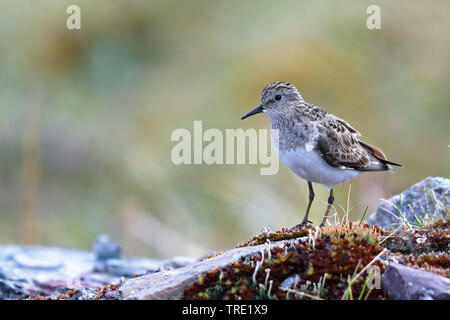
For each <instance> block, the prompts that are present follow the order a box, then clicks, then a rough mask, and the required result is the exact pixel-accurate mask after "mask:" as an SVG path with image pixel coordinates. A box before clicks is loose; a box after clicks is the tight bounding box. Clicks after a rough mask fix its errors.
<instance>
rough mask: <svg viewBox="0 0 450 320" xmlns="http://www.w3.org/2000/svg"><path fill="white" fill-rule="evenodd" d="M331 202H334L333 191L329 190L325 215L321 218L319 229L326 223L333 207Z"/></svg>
mask: <svg viewBox="0 0 450 320" xmlns="http://www.w3.org/2000/svg"><path fill="white" fill-rule="evenodd" d="M333 202H334V195H333V189H331V190H330V196H329V197H328V205H327V210H326V211H325V215H324V216H323V220H322V223H321V224H320V226H321V227H323V226H324V225H325V222H326V221H327V217H328V213H329V212H330V209H331V207H332V206H333Z"/></svg>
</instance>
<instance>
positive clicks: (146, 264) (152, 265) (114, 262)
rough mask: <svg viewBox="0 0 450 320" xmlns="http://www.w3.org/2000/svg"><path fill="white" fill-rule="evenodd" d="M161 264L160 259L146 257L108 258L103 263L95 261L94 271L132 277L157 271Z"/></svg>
mask: <svg viewBox="0 0 450 320" xmlns="http://www.w3.org/2000/svg"><path fill="white" fill-rule="evenodd" d="M163 265H164V263H163V262H161V261H158V260H153V259H146V258H131V259H109V260H107V261H105V262H103V263H97V264H96V266H95V271H96V272H100V273H108V274H111V275H116V276H119V277H134V276H136V275H143V274H145V273H152V272H156V271H159V270H160V269H161V268H162V267H163Z"/></svg>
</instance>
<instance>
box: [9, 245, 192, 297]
mask: <svg viewBox="0 0 450 320" xmlns="http://www.w3.org/2000/svg"><path fill="white" fill-rule="evenodd" d="M104 240H105V238H103V240H101V241H97V244H99V243H100V244H101V245H100V246H97V247H96V249H95V250H96V252H95V253H94V252H89V251H82V250H73V249H62V248H52V247H41V246H19V245H14V244H3V245H2V244H0V299H24V298H33V297H36V296H38V295H41V296H47V297H51V298H55V297H57V296H58V295H59V294H61V293H66V292H67V291H69V290H75V289H76V290H80V292H81V294H77V295H74V296H73V297H72V299H77V300H85V299H90V298H92V297H93V295H94V290H95V289H96V288H98V287H100V286H103V285H107V284H115V285H119V284H120V283H121V281H122V278H125V279H126V278H130V277H134V276H135V275H141V274H146V273H152V272H156V271H159V270H161V269H164V268H168V267H170V268H177V267H179V266H182V265H185V264H187V263H190V262H192V261H193V259H191V258H184V257H175V258H173V259H168V260H156V259H147V258H112V257H114V256H115V257H117V256H118V252H119V250H117V248H118V246H117V245H115V244H114V245H111V243H113V242H112V241H111V242H109V241H104ZM105 244H106V245H105ZM105 248H106V249H107V250H105ZM119 256H120V255H119ZM98 257H102V260H99V259H97V258H98ZM106 257H107V259H104V258H106ZM110 298H112V297H110Z"/></svg>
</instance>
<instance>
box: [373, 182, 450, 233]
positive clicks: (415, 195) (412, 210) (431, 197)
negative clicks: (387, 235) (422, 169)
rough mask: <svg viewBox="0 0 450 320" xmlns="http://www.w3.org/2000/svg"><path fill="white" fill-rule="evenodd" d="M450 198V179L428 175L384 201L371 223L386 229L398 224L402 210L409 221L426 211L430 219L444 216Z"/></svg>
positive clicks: (413, 220) (421, 216) (421, 215)
mask: <svg viewBox="0 0 450 320" xmlns="http://www.w3.org/2000/svg"><path fill="white" fill-rule="evenodd" d="M449 199H450V179H446V178H442V177H428V178H426V179H424V180H422V181H420V182H419V183H416V184H415V185H413V186H412V187H410V188H408V189H407V190H405V191H403V192H402V193H401V194H398V195H395V196H393V197H392V198H391V199H389V200H388V201H387V202H383V203H382V204H381V205H380V206H379V207H378V209H377V211H376V212H375V213H373V214H372V215H371V216H370V217H369V218H368V219H367V222H368V223H369V224H370V225H379V226H381V227H383V228H384V229H390V228H391V227H394V228H395V227H396V226H398V225H399V224H400V223H401V222H400V220H399V218H396V217H395V216H397V217H398V216H400V213H399V210H398V209H400V212H402V213H404V214H405V218H406V219H407V220H408V221H409V222H415V216H414V215H417V216H418V217H420V218H423V217H424V215H425V213H427V214H428V215H429V219H428V220H433V219H435V218H439V217H442V216H443V212H444V210H443V208H445V206H447V209H448V200H449ZM390 212H391V213H392V214H394V215H395V216H393V215H392V214H391V213H390Z"/></svg>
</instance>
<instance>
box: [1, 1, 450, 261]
mask: <svg viewBox="0 0 450 320" xmlns="http://www.w3.org/2000/svg"><path fill="white" fill-rule="evenodd" d="M70 4H73V2H72V1H56V0H55V1H49V0H43V1H39V2H37V1H36V2H29V1H1V2H0V27H1V29H2V33H1V34H0V47H1V48H2V50H1V51H0V57H1V58H0V71H1V72H0V84H1V88H2V89H1V90H0V242H19V243H35V244H43V245H55V246H69V247H76V248H83V249H88V248H90V246H91V244H92V241H93V239H94V237H95V236H96V235H97V234H99V233H109V234H111V235H112V236H113V237H116V238H117V239H118V241H119V242H120V243H121V245H122V246H123V247H124V249H125V253H126V254H128V255H136V254H139V255H145V256H155V257H164V256H171V255H175V254H179V255H200V254H204V253H205V252H208V251H210V250H217V249H221V248H227V247H233V246H234V245H235V244H236V243H238V242H240V241H242V239H246V238H248V237H249V236H250V235H251V234H254V233H255V232H256V231H259V230H260V229H261V228H262V227H263V226H268V227H270V228H271V229H273V230H276V229H280V228H281V227H282V226H292V225H295V224H297V223H299V222H300V219H301V217H302V216H303V213H304V210H305V207H306V203H307V197H308V193H307V185H306V183H305V182H304V181H302V180H300V179H298V178H297V177H296V176H294V174H292V173H291V172H290V171H289V170H288V169H287V168H285V167H284V166H282V165H281V164H280V172H279V173H278V174H277V175H274V176H261V175H260V174H259V166H255V165H214V166H207V165H192V166H187V165H182V166H175V165H174V164H172V162H171V161H170V151H171V148H172V147H173V145H174V143H173V142H171V141H170V135H171V133H172V131H173V130H174V129H176V128H187V129H189V130H192V127H193V121H194V120H203V127H204V129H206V128H219V129H221V130H224V129H225V128H239V127H244V128H251V127H255V128H268V126H269V121H268V119H267V118H266V117H265V116H255V117H253V118H251V119H249V120H247V121H245V122H241V121H240V120H239V118H240V116H241V115H243V114H244V113H246V112H247V111H249V110H250V108H251V107H254V106H255V105H256V104H257V103H258V101H259V94H260V91H261V90H262V88H263V87H264V85H265V84H267V83H269V82H271V81H276V80H285V81H290V82H292V83H294V84H295V85H296V86H297V87H298V88H299V90H300V92H301V93H302V94H303V97H304V98H305V100H307V101H309V102H312V103H315V104H317V105H320V106H322V107H324V108H325V109H326V110H327V111H329V112H331V113H334V114H335V115H337V116H339V117H342V118H345V119H346V120H348V121H349V122H350V123H351V124H352V125H353V126H355V127H356V128H357V129H359V130H360V131H361V132H362V133H363V137H362V138H363V140H365V141H367V142H370V143H371V144H374V145H377V146H379V147H381V148H382V149H383V150H384V151H385V153H386V154H387V155H388V158H389V159H390V160H392V161H395V162H399V163H402V164H403V165H404V168H401V169H399V170H397V171H396V172H395V173H393V174H392V173H378V174H365V175H362V176H361V177H359V178H357V179H356V180H354V181H352V182H351V183H352V191H351V196H350V200H351V202H350V203H351V208H352V211H351V214H352V216H351V218H353V219H355V220H356V219H359V218H360V216H361V215H362V213H363V212H364V209H365V207H366V206H369V209H368V212H372V211H374V210H375V209H376V207H377V205H378V203H379V201H380V198H387V197H389V195H390V194H395V193H398V192H400V191H402V190H404V189H406V188H407V187H408V186H410V185H411V184H413V183H415V182H418V181H420V180H422V179H423V178H424V177H426V176H433V175H441V176H447V177H448V175H449V172H450V161H449V152H450V148H449V147H448V145H449V143H450V133H449V125H448V124H449V119H450V108H449V102H450V92H449V90H448V89H449V87H450V73H449V70H450V38H449V36H448V30H449V28H450V20H449V19H448V16H449V13H450V3H449V2H448V1H445V0H441V1H434V2H433V5H430V4H429V3H428V2H426V1H406V0H402V1H395V2H393V1H387V0H386V1H378V4H379V5H380V7H381V22H382V29H381V30H368V29H367V28H366V18H367V16H368V15H367V14H366V8H367V6H368V5H370V4H372V2H370V1H358V2H351V3H350V2H348V1H344V0H339V1H335V0H327V1H308V2H304V1H293V0H292V1H268V0H265V1H245V2H244V1H236V0H233V1H161V0H160V1H106V0H102V1H87V0H84V1H76V4H77V5H79V6H80V7H81V12H82V13H81V19H82V29H81V30H68V29H67V28H66V19H67V17H68V14H66V8H67V6H68V5H70ZM348 190H349V184H344V185H340V186H338V187H337V188H336V193H335V195H336V204H337V205H336V207H337V210H338V213H339V214H340V215H342V214H343V213H344V212H343V210H341V208H340V207H339V205H341V206H343V207H344V208H346V206H347V204H346V203H347V196H348ZM326 193H327V192H326V190H325V188H324V187H320V186H317V187H316V195H317V196H316V200H315V203H314V205H313V209H312V220H313V221H314V223H315V224H318V223H319V222H320V219H321V215H322V213H323V212H324V210H325V207H326V199H327V195H326Z"/></svg>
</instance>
